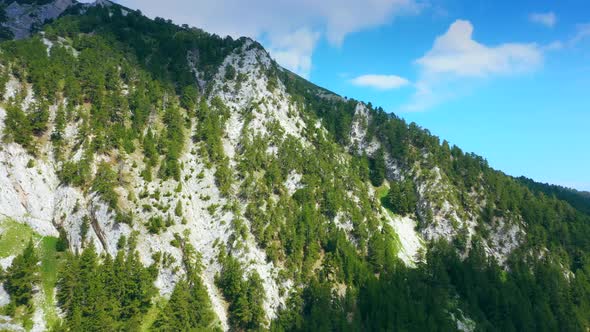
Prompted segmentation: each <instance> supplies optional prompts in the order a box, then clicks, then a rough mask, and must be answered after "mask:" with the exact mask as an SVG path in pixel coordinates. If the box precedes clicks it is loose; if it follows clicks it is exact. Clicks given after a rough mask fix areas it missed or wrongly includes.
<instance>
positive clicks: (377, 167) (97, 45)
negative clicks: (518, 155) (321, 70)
mask: <svg viewBox="0 0 590 332" xmlns="http://www.w3.org/2000/svg"><path fill="white" fill-rule="evenodd" d="M3 6H4V7H3V12H4V15H3V16H4V17H3V18H2V26H3V27H4V28H5V29H4V33H5V34H4V36H5V38H6V37H10V38H9V39H11V40H7V41H4V42H2V43H1V44H0V96H1V97H2V101H1V103H0V132H1V133H2V144H1V145H0V266H1V267H2V273H0V276H1V280H2V283H3V287H0V311H1V313H0V329H5V330H19V331H20V330H23V329H31V330H35V331H41V330H58V331H61V330H65V331H98V330H105V331H117V330H123V331H135V330H140V331H143V330H156V331H192V330H195V331H209V330H234V331H246V330H251V331H259V330H272V331H397V330H408V331H422V330H424V331H435V330H445V331H446V330H461V331H475V330H478V331H479V330H482V331H483V330H485V331H488V330H489V331H495V330H497V331H539V330H552V331H557V330H559V331H586V330H587V329H588V328H589V327H590V283H589V282H588V280H590V279H589V278H590V256H589V253H590V211H589V210H588V207H589V204H588V200H589V199H590V198H589V197H588V194H587V193H580V192H576V191H573V190H570V189H566V188H562V187H558V186H552V185H545V184H539V183H535V182H533V181H531V180H529V179H525V178H513V177H509V176H507V175H505V174H504V173H502V172H500V171H497V170H494V169H492V168H490V167H489V166H488V164H487V162H486V161H485V159H483V158H482V157H480V156H477V155H475V154H470V153H465V152H463V151H462V150H461V149H460V148H459V147H457V146H450V145H449V144H448V142H446V141H445V140H442V141H441V140H440V139H439V138H438V137H436V136H433V135H432V134H430V132H429V131H428V130H426V129H423V128H420V127H419V126H417V125H416V124H415V123H409V124H408V123H407V122H405V120H403V119H402V118H400V117H398V116H396V115H394V114H388V113H386V112H385V111H384V110H383V109H381V108H379V107H373V106H372V105H371V104H370V103H364V102H360V101H357V100H354V99H347V98H343V97H341V96H338V95H337V94H334V93H333V92H330V91H328V90H326V89H323V88H321V87H318V86H316V85H314V84H313V83H311V82H308V81H306V80H305V79H303V78H301V77H299V76H297V75H295V74H294V73H292V72H290V71H288V70H286V69H284V68H282V67H281V66H279V65H278V64H277V63H276V62H275V61H274V60H273V59H272V58H271V57H270V56H269V54H268V53H267V52H266V50H265V49H264V48H263V47H262V46H261V45H260V44H259V43H257V42H256V41H254V40H251V39H249V38H240V39H237V40H235V39H232V38H230V37H226V38H221V37H219V36H216V35H212V34H209V33H207V32H204V31H202V30H200V29H197V28H191V27H188V26H177V25H174V24H172V23H171V22H170V21H167V20H164V19H160V18H158V19H155V20H151V19H149V18H146V17H144V16H142V15H141V13H140V12H138V11H134V10H131V9H128V8H123V7H121V6H119V5H116V4H113V3H110V2H108V1H99V2H96V3H94V4H90V5H88V4H81V3H75V2H67V1H60V0H55V1H13V2H10V1H4V2H3ZM13 38H14V39H15V40H12V39H13Z"/></svg>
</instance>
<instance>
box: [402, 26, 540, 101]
mask: <svg viewBox="0 0 590 332" xmlns="http://www.w3.org/2000/svg"><path fill="white" fill-rule="evenodd" d="M542 62H543V53H542V50H541V48H540V47H539V46H537V45H536V44H521V43H505V44H501V45H497V46H486V45H484V44H481V43H479V42H477V41H475V40H474V39H473V26H472V24H471V23H470V22H469V21H464V20H457V21H455V22H454V23H453V24H451V26H450V27H449V29H448V30H447V31H446V32H445V33H444V34H443V35H441V36H439V37H437V38H436V40H435V42H434V45H433V47H432V49H430V50H429V51H428V52H426V54H425V55H424V56H423V57H421V58H419V59H417V60H416V61H415V63H416V64H417V65H418V66H419V79H418V81H417V82H416V87H417V92H416V93H415V94H414V96H413V98H412V100H411V101H410V103H409V104H407V105H405V106H404V107H402V110H405V111H418V110H424V109H426V108H429V107H432V106H434V105H436V104H438V103H441V102H443V101H445V100H448V99H451V98H454V97H456V96H457V95H458V94H461V93H462V91H465V90H470V86H471V85H473V84H474V82H475V80H477V79H482V78H487V77H491V76H497V75H514V74H518V73H522V72H527V71H530V70H533V69H535V68H537V67H539V66H540V65H541V64H542ZM462 83H463V84H462Z"/></svg>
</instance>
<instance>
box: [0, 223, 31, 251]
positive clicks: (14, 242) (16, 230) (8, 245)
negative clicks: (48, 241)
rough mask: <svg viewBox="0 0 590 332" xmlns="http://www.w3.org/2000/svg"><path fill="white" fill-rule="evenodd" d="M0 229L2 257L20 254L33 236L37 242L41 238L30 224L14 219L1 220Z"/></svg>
mask: <svg viewBox="0 0 590 332" xmlns="http://www.w3.org/2000/svg"><path fill="white" fill-rule="evenodd" d="M0 229H1V230H2V231H1V232H0V258H5V257H8V256H12V255H18V254H20V253H21V252H22V251H23V249H25V247H26V246H27V243H29V239H31V237H32V238H33V240H34V241H35V243H36V242H37V241H38V240H39V239H41V236H40V235H38V234H37V233H35V232H33V230H32V229H31V228H30V227H29V226H27V225H25V224H21V223H19V222H16V221H14V220H12V219H4V220H3V221H0Z"/></svg>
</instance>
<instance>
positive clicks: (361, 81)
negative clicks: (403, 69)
mask: <svg viewBox="0 0 590 332" xmlns="http://www.w3.org/2000/svg"><path fill="white" fill-rule="evenodd" d="M350 82H351V83H352V84H354V85H356V86H363V87H370V88H374V89H377V90H392V89H398V88H401V87H403V86H406V85H409V84H410V81H408V80H407V79H405V78H403V77H400V76H396V75H377V74H368V75H361V76H358V77H355V78H353V79H352V80H350Z"/></svg>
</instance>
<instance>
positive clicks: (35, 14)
mask: <svg viewBox="0 0 590 332" xmlns="http://www.w3.org/2000/svg"><path fill="white" fill-rule="evenodd" d="M74 4H76V1H75V0H49V1H47V0H36V1H35V0H15V1H6V0H5V1H3V2H2V3H1V5H2V6H3V7H2V10H3V15H1V16H3V17H2V22H1V24H2V27H4V28H5V29H7V31H5V34H6V33H7V32H9V33H10V34H11V35H12V36H10V35H8V36H3V37H4V38H5V39H9V38H6V37H12V38H14V39H23V38H26V37H29V36H30V35H31V33H32V32H33V31H35V30H37V29H39V28H40V27H41V25H43V24H44V23H45V22H46V21H48V20H53V19H56V18H57V17H59V16H60V15H61V14H62V13H63V12H64V11H65V10H66V9H68V8H69V7H70V6H72V5H74Z"/></svg>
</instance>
